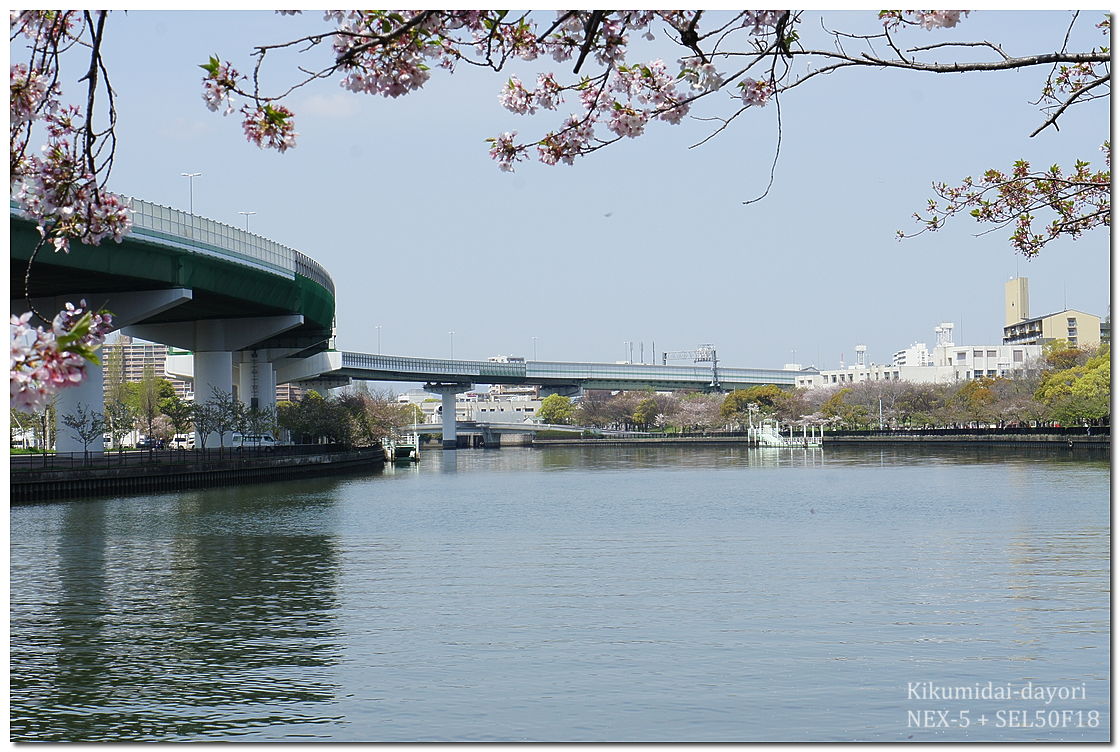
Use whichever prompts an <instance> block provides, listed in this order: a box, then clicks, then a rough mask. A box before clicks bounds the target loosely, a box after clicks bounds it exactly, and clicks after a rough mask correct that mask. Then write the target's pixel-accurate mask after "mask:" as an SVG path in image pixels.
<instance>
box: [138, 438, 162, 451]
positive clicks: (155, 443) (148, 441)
mask: <svg viewBox="0 0 1120 752" xmlns="http://www.w3.org/2000/svg"><path fill="white" fill-rule="evenodd" d="M136 448H137V449H159V439H157V438H155V437H154V436H142V437H140V441H138V442H136Z"/></svg>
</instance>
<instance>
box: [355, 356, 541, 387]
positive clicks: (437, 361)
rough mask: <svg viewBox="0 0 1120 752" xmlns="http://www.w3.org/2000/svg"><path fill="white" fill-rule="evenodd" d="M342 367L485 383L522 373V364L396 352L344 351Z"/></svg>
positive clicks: (523, 370)
mask: <svg viewBox="0 0 1120 752" xmlns="http://www.w3.org/2000/svg"><path fill="white" fill-rule="evenodd" d="M342 367H343V368H368V369H370V370H377V371H391V372H395V373H423V374H430V375H439V374H446V375H447V376H448V378H449V379H451V378H460V379H461V378H463V377H470V378H472V379H480V380H482V381H483V383H486V382H485V379H486V377H493V376H502V377H506V378H519V377H524V376H525V364H524V363H496V362H493V361H489V360H444V359H441V358H406V357H401V356H399V355H373V354H371V353H359V352H343V353H342Z"/></svg>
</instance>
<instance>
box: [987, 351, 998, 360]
mask: <svg viewBox="0 0 1120 752" xmlns="http://www.w3.org/2000/svg"><path fill="white" fill-rule="evenodd" d="M995 356H996V351H995V350H988V357H989V358H994V357H995Z"/></svg>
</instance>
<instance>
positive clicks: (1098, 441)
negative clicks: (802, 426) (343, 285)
mask: <svg viewBox="0 0 1120 752" xmlns="http://www.w3.org/2000/svg"><path fill="white" fill-rule="evenodd" d="M1092 430H1093V433H1088V434H1087V433H1086V432H1085V429H1068V428H1066V429H1063V428H1055V429H995V428H975V429H969V428H945V429H922V430H915V431H871V432H868V431H862V432H858V431H834V432H825V434H824V439H823V442H824V446H830V445H832V446H835V445H845V444H847V445H877V444H950V445H962V446H968V445H987V446H1049V447H1060V446H1066V447H1086V448H1093V449H1099V450H1107V449H1109V448H1110V447H1111V445H1112V437H1111V435H1110V433H1109V428H1108V427H1107V426H1106V427H1103V428H1101V427H1096V428H1094V429H1092ZM794 438H795V439H796V438H798V436H797V435H796V434H795V435H794ZM632 444H662V445H674V444H709V445H710V444H740V445H745V446H758V441H757V439H756V438H754V437H751V436H747V435H746V434H743V433H736V434H729V435H719V434H711V435H706V436H687V437H682V436H674V435H672V434H663V435H659V436H625V437H620V436H611V437H587V436H584V437H579V438H571V439H558V438H547V439H540V438H534V439H533V444H532V445H533V446H534V447H547V446H622V445H632Z"/></svg>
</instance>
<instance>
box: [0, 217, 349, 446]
mask: <svg viewBox="0 0 1120 752" xmlns="http://www.w3.org/2000/svg"><path fill="white" fill-rule="evenodd" d="M129 207H130V209H131V211H132V221H133V227H132V231H131V232H130V233H129V234H128V235H126V236H125V237H124V239H123V241H122V242H121V243H114V242H112V241H105V242H103V243H102V244H101V245H100V246H86V245H83V244H81V243H76V242H75V243H73V244H72V248H71V251H70V253H58V252H55V251H54V249H53V247H51V246H43V247H41V248H40V249H39V251H38V252H37V253H36V254H35V257H34V261H33V262H32V263H31V265H30V275H29V276H28V275H27V271H28V261H29V260H30V259H31V258H32V254H33V253H34V252H35V248H36V245H37V244H38V243H39V232H38V229H37V228H36V225H35V223H34V222H33V221H32V220H31V219H29V218H28V217H27V216H25V215H24V214H23V213H22V212H21V211H20V210H19V208H18V207H17V206H16V205H15V204H14V203H12V204H10V216H11V234H10V243H11V252H10V256H11V283H10V286H11V289H10V296H11V311H12V313H19V312H22V311H26V310H28V309H29V308H31V307H33V309H34V310H35V311H38V312H40V313H41V314H42V315H44V316H47V317H49V316H51V315H53V314H54V312H56V311H58V310H59V309H60V308H61V307H62V306H63V305H64V304H65V303H66V302H73V303H77V302H78V301H79V300H81V299H85V300H86V301H87V302H88V303H89V305H90V307H92V308H94V309H100V308H107V309H108V310H110V311H111V312H112V313H113V317H114V326H115V327H117V328H119V329H120V330H121V331H122V332H123V333H124V334H128V335H131V336H135V337H138V338H141V339H145V340H150V341H153V342H161V343H164V344H166V345H169V346H171V347H175V348H179V349H182V350H187V351H190V352H192V353H193V354H194V357H193V361H194V362H193V366H194V367H193V371H194V377H195V393H196V395H198V396H199V397H200V398H202V399H209V398H210V396H211V394H212V393H213V390H217V391H221V392H230V393H232V392H233V391H234V384H235V383H236V384H237V385H238V389H237V392H238V394H239V397H240V398H241V399H242V400H243V401H245V402H252V403H255V404H257V405H259V406H262V407H264V406H268V405H270V404H272V403H273V402H274V401H275V396H274V395H275V386H276V381H275V372H274V369H273V364H274V363H276V362H278V361H281V360H284V359H286V358H292V357H302V356H307V355H311V354H314V353H317V352H322V351H325V350H327V349H329V348H331V347H332V345H333V342H332V337H333V332H334V312H335V291H334V283H333V281H332V280H331V278H330V275H329V274H327V272H326V270H325V269H323V267H321V266H320V265H319V264H317V263H316V262H315V261H313V260H312V259H310V258H308V257H307V256H306V255H304V254H302V253H300V252H299V251H296V250H294V249H292V248H288V247H287V246H283V245H281V244H279V243H276V242H273V241H271V240H268V239H267V238H263V237H261V236H259V235H254V234H252V233H249V232H247V231H245V230H241V229H239V228H236V227H232V226H230V225H226V224H222V223H220V222H215V221H213V220H210V219H206V218H204V217H198V216H195V215H192V214H189V213H187V212H183V211H180V210H177V209H172V208H169V207H165V206H159V205H157V204H153V203H150V202H147V201H143V200H140V199H136V198H133V199H130V200H129ZM25 276H26V279H27V281H26V285H25ZM103 383H104V378H103V373H102V372H101V369H99V368H92V367H91V368H89V369H88V371H87V378H86V379H85V380H84V381H83V382H82V384H80V385H78V386H76V387H72V388H69V389H65V390H63V391H62V392H61V393H60V395H59V412H60V414H66V413H67V412H73V411H74V410H75V409H76V407H77V405H79V404H88V405H91V406H96V409H98V410H100V406H101V402H102V397H101V392H102V384H103ZM58 449H59V451H76V450H80V449H81V446H80V445H79V444H77V440H76V439H74V438H73V437H70V436H62V435H60V437H59V443H58Z"/></svg>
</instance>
